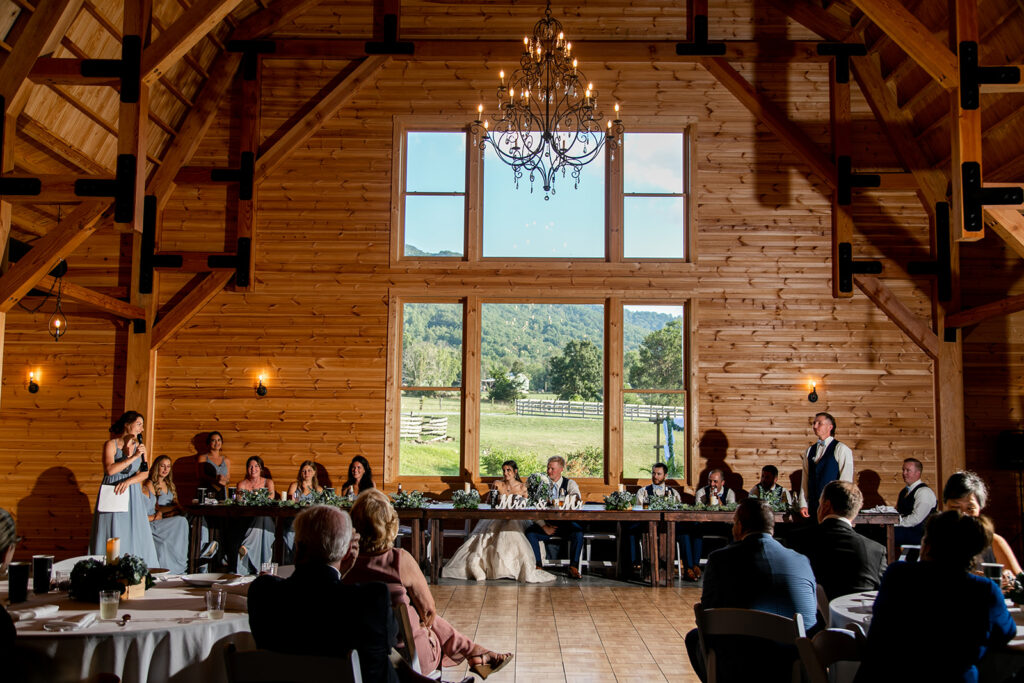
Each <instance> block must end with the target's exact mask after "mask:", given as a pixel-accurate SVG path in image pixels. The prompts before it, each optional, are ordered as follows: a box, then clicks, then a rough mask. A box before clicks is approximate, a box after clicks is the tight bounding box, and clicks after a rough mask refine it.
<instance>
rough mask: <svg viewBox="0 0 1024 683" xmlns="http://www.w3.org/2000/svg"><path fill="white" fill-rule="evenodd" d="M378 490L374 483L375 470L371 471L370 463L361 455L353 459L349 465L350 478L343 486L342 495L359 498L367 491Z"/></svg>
mask: <svg viewBox="0 0 1024 683" xmlns="http://www.w3.org/2000/svg"><path fill="white" fill-rule="evenodd" d="M372 488H376V485H375V484H374V483H373V470H371V469H370V463H369V461H368V460H367V459H366V458H364V457H363V456H361V455H357V456H356V457H354V458H352V462H350V463H349V465H348V478H347V479H346V480H345V483H344V484H342V485H341V494H342V495H343V496H347V495H349V494H352V495H356V496H358V495H359V494H360V493H362V492H363V491H365V490H367V489H372Z"/></svg>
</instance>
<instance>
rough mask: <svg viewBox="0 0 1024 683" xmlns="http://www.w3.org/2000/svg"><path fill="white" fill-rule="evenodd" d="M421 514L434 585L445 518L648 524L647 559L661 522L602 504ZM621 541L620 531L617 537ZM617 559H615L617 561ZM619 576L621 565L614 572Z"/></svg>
mask: <svg viewBox="0 0 1024 683" xmlns="http://www.w3.org/2000/svg"><path fill="white" fill-rule="evenodd" d="M424 515H425V518H426V520H427V521H428V523H429V526H430V534H431V537H432V538H433V539H434V542H433V543H431V545H430V581H431V583H437V580H438V575H439V574H440V571H441V555H442V550H443V549H442V547H441V546H442V540H443V539H442V536H441V523H442V522H443V521H444V520H446V519H457V520H460V521H465V520H481V519H522V520H537V519H543V520H545V521H547V522H549V523H550V522H617V523H619V524H621V523H622V522H646V523H647V524H648V543H649V548H650V557H652V558H656V557H658V533H657V532H658V524H659V522H661V513H660V512H658V511H656V510H642V509H640V508H634V509H631V510H605V509H604V506H603V505H595V504H589V505H584V506H583V508H582V509H579V510H563V509H560V508H546V509H544V510H538V509H536V508H518V509H495V508H492V507H491V506H489V505H481V506H480V507H479V508H478V509H476V510H465V509H463V510H456V509H455V508H453V507H452V505H451V503H440V504H435V505H431V506H430V507H428V508H425V509H424ZM618 537H619V538H621V537H622V534H621V532H620V533H619V534H618ZM616 559H617V558H616ZM659 572H660V569H659V567H658V563H657V562H656V561H652V562H651V585H653V586H657V585H658V583H659V582H660V575H659ZM616 573H617V574H618V575H621V573H622V572H621V566H619V567H618V571H617V572H616Z"/></svg>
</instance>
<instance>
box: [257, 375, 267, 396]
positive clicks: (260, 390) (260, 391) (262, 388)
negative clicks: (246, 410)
mask: <svg viewBox="0 0 1024 683" xmlns="http://www.w3.org/2000/svg"><path fill="white" fill-rule="evenodd" d="M258 382H259V383H258V384H257V385H256V395H257V396H266V395H267V385H265V384H264V383H263V375H260V377H259V380H258Z"/></svg>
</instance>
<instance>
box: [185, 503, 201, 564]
mask: <svg viewBox="0 0 1024 683" xmlns="http://www.w3.org/2000/svg"><path fill="white" fill-rule="evenodd" d="M191 522H192V537H191V538H190V539H189V542H188V573H189V574H195V573H196V560H197V559H198V558H199V543H200V541H201V538H200V534H202V532H203V517H202V515H192V520H191Z"/></svg>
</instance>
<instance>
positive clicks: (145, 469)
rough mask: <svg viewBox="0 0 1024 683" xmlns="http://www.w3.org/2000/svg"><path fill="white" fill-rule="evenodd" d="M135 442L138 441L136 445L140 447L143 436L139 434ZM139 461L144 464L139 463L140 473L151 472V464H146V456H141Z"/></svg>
mask: <svg viewBox="0 0 1024 683" xmlns="http://www.w3.org/2000/svg"><path fill="white" fill-rule="evenodd" d="M135 441H136V443H138V445H139V446H141V445H142V434H137V435H136V436H135ZM136 448H138V446H136ZM139 459H140V460H141V461H142V462H140V463H139V472H148V471H149V463H147V462H146V456H144V455H143V456H140V457H139Z"/></svg>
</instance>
